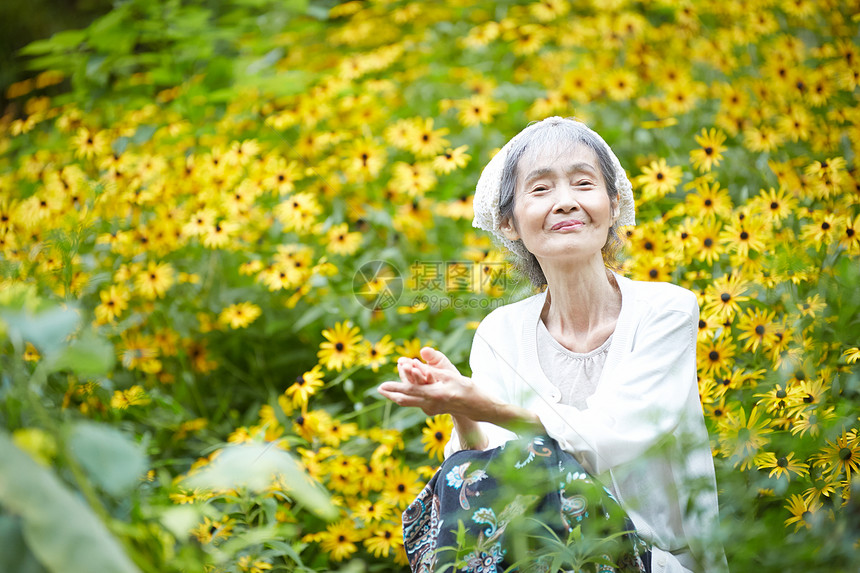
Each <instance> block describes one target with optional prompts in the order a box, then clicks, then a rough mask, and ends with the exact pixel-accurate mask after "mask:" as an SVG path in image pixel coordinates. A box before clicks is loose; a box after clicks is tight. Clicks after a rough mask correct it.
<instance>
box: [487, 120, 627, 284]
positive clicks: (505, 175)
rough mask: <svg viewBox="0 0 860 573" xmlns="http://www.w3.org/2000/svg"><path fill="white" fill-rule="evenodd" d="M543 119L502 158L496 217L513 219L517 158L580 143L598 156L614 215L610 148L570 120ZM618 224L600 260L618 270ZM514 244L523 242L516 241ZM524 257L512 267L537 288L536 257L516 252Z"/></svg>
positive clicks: (540, 275) (540, 273)
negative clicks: (529, 152) (497, 215)
mask: <svg viewBox="0 0 860 573" xmlns="http://www.w3.org/2000/svg"><path fill="white" fill-rule="evenodd" d="M558 119H559V121H552V120H544V121H543V122H541V125H536V126H534V127H535V129H531V130H528V131H524V132H523V133H522V134H521V135H520V137H518V139H517V140H516V141H515V142H513V146H512V147H511V149H510V151H509V152H508V155H507V157H506V158H505V164H504V168H503V169H502V180H501V188H500V193H499V215H500V216H501V218H502V220H505V219H507V220H510V221H511V222H514V223H515V220H514V198H515V195H516V193H515V192H516V186H517V178H518V175H519V173H518V168H519V162H520V159H522V157H523V156H524V155H525V154H526V152H527V151H530V150H538V149H546V148H547V147H554V148H556V149H563V146H564V145H576V144H583V145H586V146H588V147H589V148H590V149H591V150H592V151H594V154H595V155H596V156H597V162H598V166H599V167H600V172H601V175H603V180H604V182H605V183H606V194H607V195H608V196H609V200H610V201H611V202H612V204H613V205H614V206H615V207H614V208H615V210H616V212H617V209H618V206H617V201H618V186H617V185H616V169H615V165H614V163H613V161H612V158H613V157H614V155H613V154H612V151H611V150H610V149H609V145H607V143H606V142H605V141H603V139H602V138H601V137H600V136H599V135H597V134H596V133H595V132H593V131H591V130H590V129H582V128H581V127H580V125H582V124H579V125H578V124H575V123H573V122H570V121H564V120H561V118H558ZM618 227H619V222H618V221H617V220H616V221H615V223H613V224H612V226H611V227H610V228H609V233H608V235H607V237H606V243H605V244H604V245H603V261H604V263H605V264H606V265H607V266H608V267H609V268H613V269H617V267H618V255H619V253H620V251H621V246H622V244H623V243H622V240H621V237H620V235H619V233H618ZM517 243H520V244H521V243H522V241H521V240H518V241H517ZM517 250H518V251H520V252H521V253H524V254H525V256H516V257H514V265H515V266H516V267H517V269H518V270H519V271H520V272H521V273H522V274H523V275H525V276H526V277H527V278H528V279H529V280H530V281H531V282H532V284H534V285H535V286H536V287H543V286H544V285H546V276H545V275H544V272H543V269H541V266H540V263H538V260H537V258H536V257H535V256H534V255H533V254H532V253H530V252H529V251H528V250H527V249H526V248H525V246H524V245H523V247H522V248H521V249H517Z"/></svg>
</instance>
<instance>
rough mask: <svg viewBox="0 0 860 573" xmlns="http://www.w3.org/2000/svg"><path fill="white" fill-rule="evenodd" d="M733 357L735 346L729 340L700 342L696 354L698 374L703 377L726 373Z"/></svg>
mask: <svg viewBox="0 0 860 573" xmlns="http://www.w3.org/2000/svg"><path fill="white" fill-rule="evenodd" d="M734 355H735V345H734V344H732V340H731V339H730V338H720V339H717V340H711V341H705V342H700V343H699V350H698V352H697V353H696V360H697V363H698V367H699V372H700V373H701V374H702V375H704V376H710V375H716V374H719V373H722V372H727V371H729V369H730V367H731V365H730V362H729V361H730V360H731V359H732V357H734Z"/></svg>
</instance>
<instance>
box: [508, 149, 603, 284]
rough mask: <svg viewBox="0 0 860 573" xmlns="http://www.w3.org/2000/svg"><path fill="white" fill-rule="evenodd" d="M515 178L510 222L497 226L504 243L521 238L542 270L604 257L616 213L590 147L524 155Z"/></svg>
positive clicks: (540, 151) (541, 150)
mask: <svg viewBox="0 0 860 573" xmlns="http://www.w3.org/2000/svg"><path fill="white" fill-rule="evenodd" d="M517 173H518V175H517V184H516V189H515V190H514V193H515V195H514V211H513V220H512V221H506V222H504V223H503V224H502V227H501V228H502V232H503V233H504V234H505V236H506V237H507V238H508V239H510V240H512V241H515V240H517V239H522V241H523V244H524V245H525V247H526V248H527V249H528V250H529V252H531V253H532V254H533V255H534V256H535V257H536V258H537V260H538V262H540V264H541V266H542V267H543V268H544V269H546V266H545V265H547V264H550V265H551V264H553V262H554V261H557V262H561V261H565V262H571V261H574V260H578V259H581V260H583V261H585V260H590V259H591V258H593V257H602V254H601V250H602V249H603V246H604V245H605V244H606V237H607V234H608V233H609V228H610V227H611V226H612V224H613V223H614V222H615V219H616V214H615V213H616V212H617V209H616V208H615V206H614V205H613V202H612V201H610V199H609V196H608V195H607V192H606V183H605V181H604V180H603V174H602V173H601V171H600V166H599V163H598V159H597V155H596V154H595V153H594V151H592V149H591V148H590V147H588V146H587V145H584V144H573V145H567V146H566V147H564V146H563V147H561V148H559V149H549V148H543V149H540V150H535V151H527V152H526V153H525V154H524V155H523V157H522V158H521V159H520V161H519V164H518V165H517ZM601 260H602V258H601Z"/></svg>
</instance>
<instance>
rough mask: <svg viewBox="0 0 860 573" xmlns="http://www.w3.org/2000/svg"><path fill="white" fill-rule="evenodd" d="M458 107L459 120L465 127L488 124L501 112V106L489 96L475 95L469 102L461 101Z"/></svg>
mask: <svg viewBox="0 0 860 573" xmlns="http://www.w3.org/2000/svg"><path fill="white" fill-rule="evenodd" d="M458 107H459V108H460V113H458V114H457V120H458V121H459V122H460V125H462V126H464V127H472V126H475V125H482V124H488V123H490V122H491V121H493V116H494V115H496V114H497V113H499V111H501V106H500V105H499V104H498V103H496V102H495V101H493V99H492V98H490V97H489V96H487V95H473V96H472V97H470V98H469V99H467V100H461V101H460V102H459V104H458ZM464 147H465V146H464Z"/></svg>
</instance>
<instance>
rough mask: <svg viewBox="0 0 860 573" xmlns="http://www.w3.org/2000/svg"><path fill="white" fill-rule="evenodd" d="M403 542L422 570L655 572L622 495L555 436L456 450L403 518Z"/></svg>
mask: <svg viewBox="0 0 860 573" xmlns="http://www.w3.org/2000/svg"><path fill="white" fill-rule="evenodd" d="M403 539H404V547H405V549H406V554H407V556H408V557H409V565H410V567H411V568H412V571H413V572H416V573H418V572H420V573H438V572H444V573H456V572H464V573H502V572H509V571H518V572H533V571H534V572H555V571H559V570H561V571H569V570H573V571H587V572H592V571H593V572H595V573H616V572H618V573H631V572H635V573H646V572H647V570H648V569H650V567H646V564H649V563H648V562H649V557H650V555H649V552H648V546H647V544H646V543H645V542H643V541H642V540H640V539H639V538H638V537H637V536H636V533H635V531H634V529H633V524H632V522H631V521H630V520H629V519H628V518H627V515H626V514H625V512H624V510H623V509H622V508H621V506H620V505H619V504H618V502H617V501H616V500H615V498H614V497H613V496H612V494H611V493H610V492H609V491H608V490H607V489H606V488H605V487H603V486H602V485H601V484H600V483H598V482H597V481H596V480H595V479H594V478H592V477H591V476H590V475H588V474H587V473H586V472H585V470H583V469H582V466H581V465H580V464H579V463H578V462H577V461H576V459H575V458H574V457H573V456H571V455H570V454H568V453H567V452H565V451H563V450H562V449H561V448H560V447H559V445H558V443H557V442H556V441H555V440H553V439H552V438H550V437H548V436H538V437H535V438H532V439H521V440H515V441H511V442H508V443H507V444H505V445H504V446H501V447H498V448H494V449H491V450H463V451H460V452H456V453H454V454H452V455H451V456H450V457H449V458H448V459H446V460H445V461H444V462H443V463H442V466H441V467H440V468H439V470H438V471H437V472H436V474H435V475H434V476H433V477H432V478H431V479H430V481H429V482H428V483H427V485H426V486H425V487H424V489H423V490H422V491H421V493H420V494H419V495H418V497H417V498H416V499H415V501H413V502H412V503H411V504H410V505H409V507H407V508H406V511H405V512H404V513H403ZM649 565H650V564H649Z"/></svg>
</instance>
